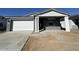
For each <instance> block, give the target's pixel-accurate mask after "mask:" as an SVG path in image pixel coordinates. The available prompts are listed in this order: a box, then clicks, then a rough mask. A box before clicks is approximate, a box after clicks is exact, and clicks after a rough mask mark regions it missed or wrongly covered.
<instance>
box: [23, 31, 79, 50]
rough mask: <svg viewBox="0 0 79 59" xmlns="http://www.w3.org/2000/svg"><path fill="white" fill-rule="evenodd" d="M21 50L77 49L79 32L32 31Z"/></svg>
mask: <svg viewBox="0 0 79 59" xmlns="http://www.w3.org/2000/svg"><path fill="white" fill-rule="evenodd" d="M22 51H79V33H71V32H41V33H33V34H32V35H30V38H29V40H28V41H27V42H26V44H25V46H24V47H23V49H22Z"/></svg>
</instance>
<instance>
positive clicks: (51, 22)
mask: <svg viewBox="0 0 79 59" xmlns="http://www.w3.org/2000/svg"><path fill="white" fill-rule="evenodd" d="M63 18H64V17H39V30H40V31H43V30H65V28H63V27H62V24H61V22H62V21H64V19H63Z"/></svg>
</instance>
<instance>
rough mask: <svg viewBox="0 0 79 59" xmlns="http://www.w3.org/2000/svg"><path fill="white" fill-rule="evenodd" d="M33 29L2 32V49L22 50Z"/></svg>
mask: <svg viewBox="0 0 79 59" xmlns="http://www.w3.org/2000/svg"><path fill="white" fill-rule="evenodd" d="M31 33H32V32H31V31H21V32H20V31H19V32H5V33H0V51H20V50H21V49H22V47H23V46H24V44H25V42H26V41H27V38H28V37H29V35H30V34H31Z"/></svg>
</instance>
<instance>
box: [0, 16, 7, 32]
mask: <svg viewBox="0 0 79 59" xmlns="http://www.w3.org/2000/svg"><path fill="white" fill-rule="evenodd" d="M6 25H7V19H6V18H5V17H3V16H0V31H5V30H6V27H7V26H6Z"/></svg>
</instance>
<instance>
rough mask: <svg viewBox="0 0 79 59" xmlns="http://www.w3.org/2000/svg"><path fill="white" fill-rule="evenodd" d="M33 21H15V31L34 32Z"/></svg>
mask: <svg viewBox="0 0 79 59" xmlns="http://www.w3.org/2000/svg"><path fill="white" fill-rule="evenodd" d="M33 28H34V25H33V21H13V31H24V30H31V31H33Z"/></svg>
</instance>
